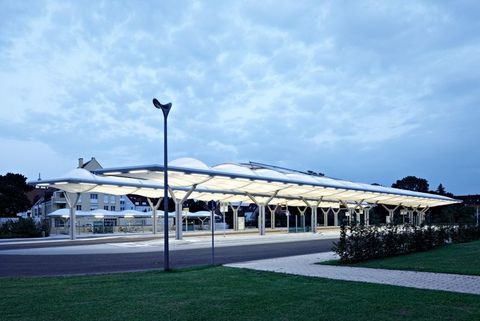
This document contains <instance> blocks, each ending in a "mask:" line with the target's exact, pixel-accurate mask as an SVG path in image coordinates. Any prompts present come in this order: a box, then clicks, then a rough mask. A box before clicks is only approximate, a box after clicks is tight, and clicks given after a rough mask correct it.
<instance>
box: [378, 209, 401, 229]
mask: <svg viewBox="0 0 480 321" xmlns="http://www.w3.org/2000/svg"><path fill="white" fill-rule="evenodd" d="M381 205H382V206H383V208H384V209H386V210H387V212H388V216H389V217H390V224H393V219H394V214H395V211H396V210H397V209H398V208H399V207H400V206H402V204H398V205H397V206H395V208H393V209H391V208H388V207H387V206H385V205H384V204H381Z"/></svg>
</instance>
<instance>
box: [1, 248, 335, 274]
mask: <svg viewBox="0 0 480 321" xmlns="http://www.w3.org/2000/svg"><path fill="white" fill-rule="evenodd" d="M333 241H335V240H331V239H322V240H311V241H297V242H288V243H270V244H255V245H243V246H230V247H219V248H216V249H215V264H225V263H234V262H242V261H249V260H258V259H267V258H273V257H283V256H291V255H301V254H309V253H318V252H327V251H330V250H331V248H332V242H333ZM210 253H211V249H210V248H202V249H189V250H176V251H171V252H170V265H171V268H173V269H178V268H184V267H192V266H200V265H208V264H211V254H210ZM155 269H163V252H161V251H159V252H147V253H123V254H80V255H2V254H1V251H0V276H2V277H5V276H54V275H74V274H96V273H110V272H126V271H141V270H155Z"/></svg>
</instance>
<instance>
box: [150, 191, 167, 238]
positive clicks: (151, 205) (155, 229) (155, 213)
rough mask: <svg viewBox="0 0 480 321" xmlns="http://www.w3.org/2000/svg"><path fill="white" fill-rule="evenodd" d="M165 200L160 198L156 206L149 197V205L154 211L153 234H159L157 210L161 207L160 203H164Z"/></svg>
mask: <svg viewBox="0 0 480 321" xmlns="http://www.w3.org/2000/svg"><path fill="white" fill-rule="evenodd" d="M162 199H163V198H161V197H160V198H159V199H158V201H157V203H155V205H154V204H153V202H152V200H151V199H150V198H148V197H147V202H148V205H150V208H151V209H152V229H153V234H157V229H158V228H157V225H158V224H157V223H158V215H157V210H158V207H159V206H160V202H161V201H162Z"/></svg>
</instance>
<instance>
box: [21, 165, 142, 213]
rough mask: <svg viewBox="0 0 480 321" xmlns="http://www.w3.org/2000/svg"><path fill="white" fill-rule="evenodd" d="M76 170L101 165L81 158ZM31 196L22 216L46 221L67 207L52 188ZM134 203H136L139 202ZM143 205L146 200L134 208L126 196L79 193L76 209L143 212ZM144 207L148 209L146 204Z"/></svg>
mask: <svg viewBox="0 0 480 321" xmlns="http://www.w3.org/2000/svg"><path fill="white" fill-rule="evenodd" d="M78 168H83V169H86V170H88V171H94V170H97V169H101V168H102V165H100V163H99V162H98V161H97V160H96V159H95V157H92V158H91V159H90V160H89V161H88V162H86V163H84V161H83V158H79V159H78ZM32 195H34V196H33V197H34V202H33V203H34V204H33V206H32V208H31V209H30V211H27V212H25V213H23V216H31V217H32V218H34V219H36V220H42V219H46V218H47V215H48V214H50V213H52V212H55V211H56V210H59V209H62V208H66V207H67V201H66V199H65V195H64V194H63V192H62V191H58V190H55V189H52V188H47V189H35V191H34V192H33V193H32ZM136 202H137V203H138V202H139V201H136ZM143 203H146V199H145V200H143V201H142V202H141V203H139V204H141V205H138V206H136V205H134V203H133V202H132V201H131V200H130V198H129V197H128V196H126V195H121V196H118V195H109V194H101V193H81V194H80V198H79V200H78V203H77V208H76V209H77V210H78V211H94V210H98V209H102V210H106V211H112V212H118V211H124V210H139V211H144V206H142V205H144V204H143ZM146 206H147V207H148V208H149V206H148V203H147V204H146ZM140 208H141V210H140Z"/></svg>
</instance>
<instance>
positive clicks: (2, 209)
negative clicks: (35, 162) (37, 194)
mask: <svg viewBox="0 0 480 321" xmlns="http://www.w3.org/2000/svg"><path fill="white" fill-rule="evenodd" d="M26 181H27V178H26V177H25V176H23V175H21V174H13V173H7V174H6V175H0V216H15V215H16V214H17V213H19V212H23V211H26V210H27V209H29V208H30V207H31V206H32V204H31V203H30V201H29V200H28V198H27V195H25V193H26V192H29V191H31V190H33V187H32V186H30V185H27V183H26Z"/></svg>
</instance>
